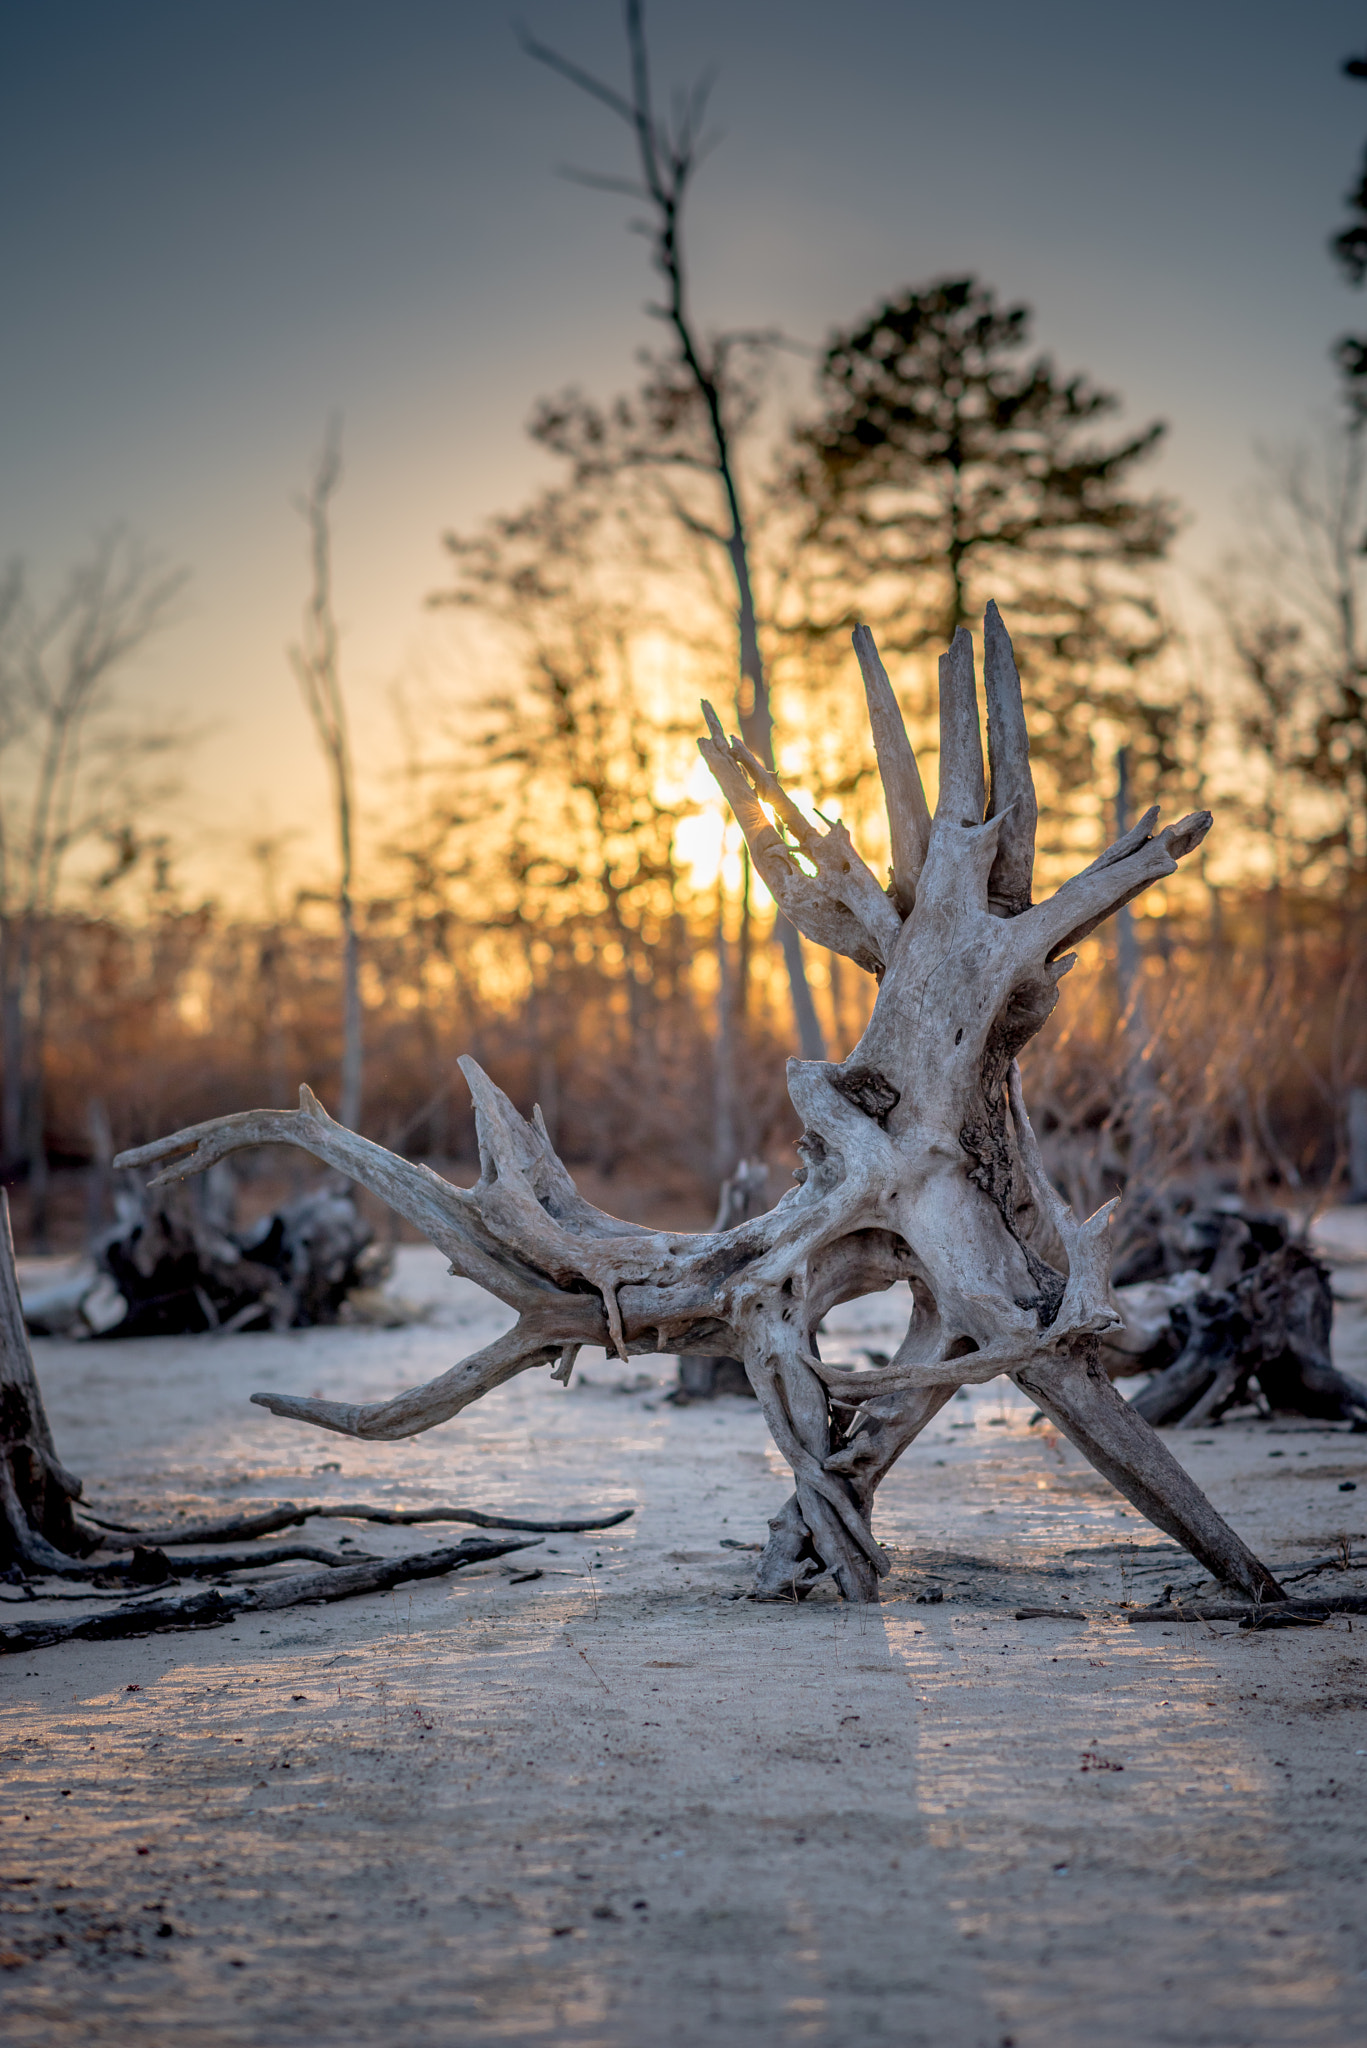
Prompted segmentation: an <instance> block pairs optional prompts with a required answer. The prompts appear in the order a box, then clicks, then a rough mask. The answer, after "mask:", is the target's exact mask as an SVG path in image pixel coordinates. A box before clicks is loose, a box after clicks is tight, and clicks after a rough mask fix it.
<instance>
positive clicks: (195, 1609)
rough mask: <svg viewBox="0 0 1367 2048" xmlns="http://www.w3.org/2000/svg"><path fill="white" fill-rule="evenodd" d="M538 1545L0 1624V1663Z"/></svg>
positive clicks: (385, 1584) (399, 1579) (371, 1587)
mask: <svg viewBox="0 0 1367 2048" xmlns="http://www.w3.org/2000/svg"><path fill="white" fill-rule="evenodd" d="M537 1540H538V1539H536V1538H534V1537H529V1538H528V1539H526V1541H519V1540H518V1539H516V1538H506V1539H504V1540H503V1541H501V1542H497V1541H495V1540H494V1539H493V1538H492V1537H487V1536H467V1537H465V1539H464V1540H463V1541H462V1542H460V1543H457V1544H454V1545H452V1546H451V1547H449V1548H448V1549H445V1550H424V1551H418V1552H416V1553H415V1554H414V1555H412V1556H409V1557H391V1558H374V1559H369V1560H366V1561H364V1562H362V1563H359V1564H352V1563H349V1562H348V1563H346V1564H344V1565H343V1566H342V1567H341V1568H340V1569H338V1570H332V1571H322V1572H298V1573H296V1574H295V1575H294V1576H293V1577H292V1578H287V1579H272V1580H268V1581H266V1582H265V1583H263V1584H258V1585H254V1586H226V1587H222V1588H220V1587H217V1586H214V1587H210V1588H208V1589H207V1590H206V1591H205V1592H202V1593H192V1594H190V1595H188V1596H187V1597H186V1598H184V1599H179V1600H137V1601H128V1602H126V1603H125V1604H124V1605H123V1606H120V1607H107V1608H105V1609H104V1610H103V1611H102V1612H101V1613H98V1614H84V1615H80V1616H78V1617H75V1618H73V1619H72V1620H71V1621H60V1620H58V1621H49V1620H41V1621H11V1622H0V1656H11V1655H13V1654H14V1653H15V1652H16V1651H18V1650H37V1649H42V1648H44V1647H46V1646H47V1645H48V1644H50V1643H69V1642H73V1641H82V1642H109V1641H111V1640H113V1639H114V1638H116V1637H120V1636H146V1635H153V1634H155V1633H157V1632H158V1631H160V1630H163V1629H186V1628H221V1627H223V1626H224V1624H225V1623H227V1622H230V1621H236V1620H237V1618H238V1617H239V1615H242V1614H247V1613H252V1614H265V1613H268V1612H272V1611H274V1610H275V1609H277V1608H281V1607H301V1606H304V1605H308V1604H313V1603H317V1602H320V1601H330V1600H351V1599H354V1598H356V1596H357V1595H358V1594H361V1593H383V1592H386V1591H387V1590H388V1589H389V1588H390V1587H391V1586H401V1585H405V1584H406V1583H407V1582H408V1581H409V1580H410V1579H433V1578H441V1577H444V1576H445V1574H446V1573H448V1572H454V1571H459V1570H460V1568H461V1566H462V1565H467V1564H482V1563H483V1562H484V1560H485V1559H486V1558H491V1557H504V1556H506V1555H507V1553H508V1552H509V1551H510V1550H528V1549H530V1548H532V1546H533V1544H534V1543H535V1542H536V1541H537ZM251 1561H252V1562H256V1563H260V1564H268V1563H270V1562H271V1558H270V1556H269V1555H268V1554H263V1555H262V1556H261V1557H260V1558H258V1559H255V1560H251Z"/></svg>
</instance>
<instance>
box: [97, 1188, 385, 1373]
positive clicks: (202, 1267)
mask: <svg viewBox="0 0 1367 2048" xmlns="http://www.w3.org/2000/svg"><path fill="white" fill-rule="evenodd" d="M230 1175H231V1169H230V1168H226V1167H225V1168H224V1169H223V1176H224V1177H223V1178H222V1179H221V1180H220V1181H219V1182H218V1184H217V1185H216V1186H215V1187H214V1191H213V1199H212V1200H205V1201H204V1202H201V1203H196V1202H194V1201H192V1200H190V1199H188V1198H187V1196H186V1195H185V1194H184V1192H182V1191H180V1190H174V1189H173V1190H171V1191H170V1192H169V1193H168V1194H165V1195H163V1196H162V1197H161V1198H160V1199H159V1200H150V1201H149V1200H146V1199H144V1200H143V1201H141V1202H140V1203H132V1202H130V1201H129V1199H128V1198H127V1197H125V1196H121V1197H120V1208H121V1211H122V1212H123V1213H122V1214H121V1216H120V1219H119V1222H118V1223H117V1224H116V1225H115V1227H114V1228H113V1229H112V1230H110V1231H107V1232H106V1233H105V1235H104V1237H103V1238H102V1239H101V1240H100V1242H99V1244H98V1246H97V1247H96V1254H95V1256H96V1263H97V1265H98V1266H99V1267H101V1268H102V1270H103V1271H104V1272H105V1273H106V1274H107V1275H108V1277H109V1278H110V1279H111V1280H112V1281H113V1282H114V1285H115V1286H116V1287H117V1288H118V1290H119V1293H120V1294H121V1295H122V1296H123V1300H124V1304H125V1309H124V1314H123V1317H122V1319H121V1320H120V1321H118V1322H116V1323H113V1324H111V1325H109V1326H107V1327H105V1328H102V1329H101V1330H99V1331H98V1332H97V1334H98V1335H99V1336H100V1337H102V1338H107V1339H112V1338H116V1337H174V1336H182V1335H193V1334H195V1333H197V1332H200V1331H207V1330H219V1331H232V1330H291V1329H300V1328H307V1327H311V1326H313V1325H314V1324H317V1323H335V1322H337V1321H339V1320H340V1318H341V1317H342V1315H343V1314H344V1312H345V1309H346V1304H347V1301H348V1298H349V1297H350V1296H351V1295H353V1294H355V1293H356V1292H357V1291H358V1290H362V1289H367V1288H371V1287H374V1286H376V1285H378V1284H379V1282H380V1281H381V1280H383V1279H384V1278H385V1277H386V1276H387V1274H388V1271H389V1266H390V1254H389V1253H388V1252H387V1251H385V1250H384V1249H382V1248H381V1247H379V1246H377V1245H376V1244H375V1242H374V1237H375V1233H374V1231H373V1230H372V1229H371V1228H370V1225H369V1224H368V1223H366V1221H365V1220H364V1218H363V1217H362V1216H361V1213H360V1211H359V1210H358V1209H357V1207H356V1203H355V1200H354V1198H353V1197H352V1195H351V1194H350V1193H349V1192H347V1191H346V1190H341V1191H339V1190H338V1189H337V1188H335V1187H321V1188H312V1189H310V1190H309V1191H308V1192H307V1193H305V1194H302V1195H297V1196H296V1197H295V1198H294V1199H293V1201H290V1202H286V1203H285V1204H284V1205H283V1206H282V1207H281V1208H279V1209H277V1210H276V1211H275V1212H274V1213H273V1214H272V1215H270V1216H266V1217H263V1218H262V1220H261V1221H260V1222H259V1223H257V1224H256V1225H255V1226H254V1227H252V1228H251V1229H248V1230H238V1229H236V1228H235V1227H234V1220H233V1215H232V1209H233V1189H232V1182H231V1178H230ZM212 1179H213V1177H212V1176H211V1180H212Z"/></svg>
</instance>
